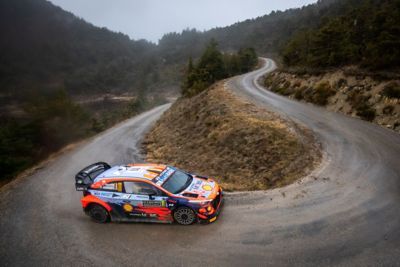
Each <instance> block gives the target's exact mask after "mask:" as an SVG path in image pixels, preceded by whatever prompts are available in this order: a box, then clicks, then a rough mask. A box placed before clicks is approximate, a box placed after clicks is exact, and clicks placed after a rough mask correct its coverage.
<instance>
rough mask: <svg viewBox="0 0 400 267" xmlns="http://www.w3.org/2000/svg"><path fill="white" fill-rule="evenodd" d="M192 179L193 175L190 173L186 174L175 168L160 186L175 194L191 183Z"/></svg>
mask: <svg viewBox="0 0 400 267" xmlns="http://www.w3.org/2000/svg"><path fill="white" fill-rule="evenodd" d="M192 180H193V177H192V176H191V175H189V174H186V173H184V172H182V171H180V170H176V171H175V172H174V173H173V174H172V175H171V176H170V177H169V178H168V180H167V181H166V182H165V183H164V184H163V185H162V187H163V188H164V189H165V190H167V191H169V192H171V193H172V194H177V193H179V192H182V191H183V190H184V189H185V188H186V187H188V186H189V185H190V184H191V182H192Z"/></svg>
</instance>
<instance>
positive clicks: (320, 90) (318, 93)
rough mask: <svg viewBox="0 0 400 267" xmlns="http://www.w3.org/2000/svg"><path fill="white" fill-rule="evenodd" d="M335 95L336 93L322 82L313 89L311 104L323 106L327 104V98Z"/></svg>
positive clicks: (327, 84)
mask: <svg viewBox="0 0 400 267" xmlns="http://www.w3.org/2000/svg"><path fill="white" fill-rule="evenodd" d="M335 94H336V91H335V90H333V89H332V87H331V86H330V84H329V83H328V82H322V83H320V84H318V85H317V86H316V87H315V91H314V95H313V97H312V100H313V101H312V102H313V103H315V104H317V105H320V106H325V105H326V104H328V99H329V97H331V96H333V95H335Z"/></svg>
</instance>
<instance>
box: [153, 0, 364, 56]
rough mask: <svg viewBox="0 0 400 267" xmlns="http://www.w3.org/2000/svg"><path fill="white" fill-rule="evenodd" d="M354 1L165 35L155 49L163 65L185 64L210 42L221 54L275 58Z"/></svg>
mask: <svg viewBox="0 0 400 267" xmlns="http://www.w3.org/2000/svg"><path fill="white" fill-rule="evenodd" d="M362 2H363V1H358V0H320V1H318V2H317V3H315V4H311V5H308V6H304V7H301V8H293V9H289V10H286V11H273V12H271V13H270V14H267V15H264V16H261V17H258V18H255V19H249V20H246V21H243V22H238V23H235V24H233V25H231V26H227V27H221V28H215V29H212V30H209V31H205V32H199V31H196V30H195V29H187V30H185V31H182V32H181V33H169V34H166V35H164V36H163V38H162V39H161V40H160V42H159V49H160V51H161V54H162V56H163V57H164V58H165V59H166V60H167V62H177V61H178V62H179V61H182V60H187V58H188V57H189V56H194V57H195V56H197V55H199V53H201V50H202V49H203V47H204V44H205V43H207V42H208V40H209V39H211V38H214V39H215V40H216V41H217V42H218V43H219V44H220V47H221V48H222V49H223V50H225V51H230V50H238V49H240V48H242V47H253V48H255V49H256V50H257V52H258V53H260V54H274V55H277V54H278V53H279V51H280V49H281V48H282V47H283V46H284V45H285V44H286V43H287V42H288V41H289V40H290V39H291V37H292V35H293V34H295V33H297V32H299V31H301V30H303V29H314V28H316V27H318V26H319V25H321V24H322V23H323V22H324V21H325V20H327V19H328V18H331V17H335V16H339V15H341V14H342V13H343V12H345V11H346V10H348V9H349V8H352V7H357V6H359V5H360V4H361V3H362Z"/></svg>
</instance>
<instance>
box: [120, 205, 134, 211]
mask: <svg viewBox="0 0 400 267" xmlns="http://www.w3.org/2000/svg"><path fill="white" fill-rule="evenodd" d="M122 208H123V209H124V211H126V212H132V211H133V206H132V205H131V204H128V203H126V204H124V205H123V206H122Z"/></svg>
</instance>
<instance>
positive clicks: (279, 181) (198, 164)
mask: <svg viewBox="0 0 400 267" xmlns="http://www.w3.org/2000/svg"><path fill="white" fill-rule="evenodd" d="M314 143H315V140H314V139H313V137H312V135H311V134H310V133H308V132H306V131H305V130H304V129H302V128H300V127H299V126H297V125H295V124H293V123H289V122H287V121H285V120H283V119H281V118H279V117H278V116H277V115H275V114H274V113H271V112H269V111H267V110H264V109H260V108H257V107H255V106H254V105H252V104H250V103H246V102H243V101H242V100H240V99H239V98H237V97H236V96H234V95H233V94H232V93H230V92H229V91H228V90H227V89H226V88H225V87H224V82H219V83H217V84H215V85H213V86H212V87H211V88H209V89H208V90H206V91H204V92H202V93H200V94H198V95H196V96H194V97H192V98H181V99H179V100H178V101H177V102H176V103H174V105H173V106H172V107H171V108H170V109H169V110H168V111H167V112H166V113H165V114H164V115H163V116H162V118H161V119H160V120H159V121H158V123H157V125H156V126H155V127H154V128H153V129H152V130H151V132H150V133H149V134H148V135H147V136H146V138H145V141H144V144H145V150H146V151H147V157H146V160H147V161H149V162H163V163H168V164H172V165H175V166H177V167H180V168H183V169H186V170H190V171H192V172H195V173H199V174H202V175H207V176H212V177H215V178H216V180H217V181H218V182H219V183H221V185H222V187H223V188H224V189H225V190H256V189H268V188H273V187H278V186H283V185H286V184H289V183H291V182H293V181H294V180H296V179H297V178H300V177H302V176H303V175H305V174H306V173H307V172H308V171H309V170H310V169H312V167H313V165H314V164H315V163H316V162H317V161H318V159H319V157H320V153H319V151H318V149H317V148H316V147H315V146H314Z"/></svg>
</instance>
